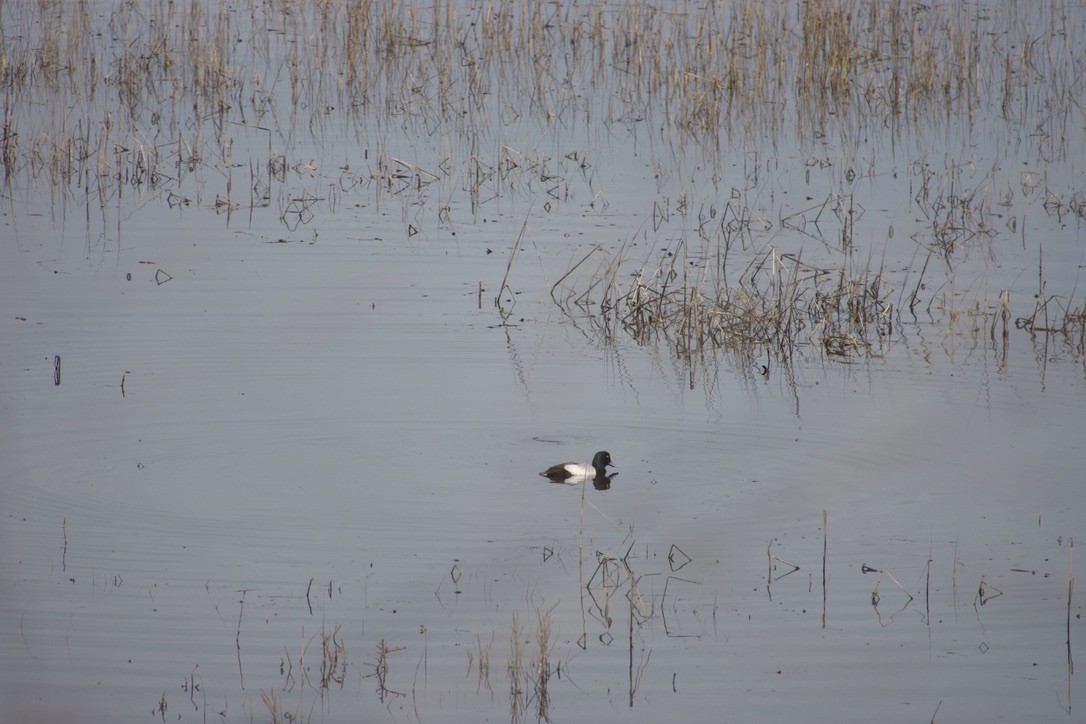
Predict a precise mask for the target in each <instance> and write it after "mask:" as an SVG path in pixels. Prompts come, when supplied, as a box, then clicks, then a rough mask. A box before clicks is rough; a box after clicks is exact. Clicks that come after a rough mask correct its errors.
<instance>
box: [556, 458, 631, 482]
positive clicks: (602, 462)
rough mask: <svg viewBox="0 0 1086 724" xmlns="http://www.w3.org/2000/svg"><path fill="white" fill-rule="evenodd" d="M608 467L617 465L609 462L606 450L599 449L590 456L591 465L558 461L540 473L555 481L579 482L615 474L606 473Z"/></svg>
mask: <svg viewBox="0 0 1086 724" xmlns="http://www.w3.org/2000/svg"><path fill="white" fill-rule="evenodd" d="M608 467H612V468H615V467H618V466H617V465H615V464H614V463H613V462H611V453H609V452H607V451H606V450H600V451H599V452H598V453H596V454H595V455H593V456H592V464H591V465H585V464H584V463H558V464H557V465H551V466H550V467H549V468H547V469H546V470H544V471H543V472H541V473H540V475H542V476H543V477H544V478H550V479H551V480H553V481H555V482H556V483H579V482H581V481H583V480H589V479H595V480H609V479H610V478H611V476H612V475H617V474H618V473H612V474H611V475H608V473H607V468H608Z"/></svg>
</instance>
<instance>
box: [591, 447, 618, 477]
mask: <svg viewBox="0 0 1086 724" xmlns="http://www.w3.org/2000/svg"><path fill="white" fill-rule="evenodd" d="M592 467H594V468H595V469H596V475H606V474H607V468H608V467H612V468H614V467H618V466H617V465H615V464H614V463H613V462H611V453H609V452H607V451H606V450H600V451H599V452H598V453H596V454H595V455H594V456H593V457H592Z"/></svg>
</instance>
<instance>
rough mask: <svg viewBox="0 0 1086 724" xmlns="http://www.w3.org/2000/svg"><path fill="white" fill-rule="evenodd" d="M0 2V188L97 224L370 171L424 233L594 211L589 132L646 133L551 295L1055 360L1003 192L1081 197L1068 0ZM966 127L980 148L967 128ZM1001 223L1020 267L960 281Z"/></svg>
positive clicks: (747, 338)
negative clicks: (879, 194)
mask: <svg viewBox="0 0 1086 724" xmlns="http://www.w3.org/2000/svg"><path fill="white" fill-rule="evenodd" d="M0 12H2V13H3V17H2V21H3V28H4V33H3V39H2V43H3V45H2V47H0V84H2V90H3V104H4V109H3V133H2V135H0V162H2V163H0V165H2V169H0V171H2V173H0V178H2V185H0V190H2V192H3V195H4V196H5V197H6V198H7V199H8V203H9V204H10V205H12V206H15V205H18V204H21V203H24V202H25V201H26V200H27V199H28V197H29V196H30V195H32V194H37V193H44V194H48V196H49V197H50V198H51V199H52V206H53V209H54V211H53V213H54V215H66V214H69V213H73V210H74V209H85V212H80V213H85V214H86V216H87V224H88V226H90V227H96V228H97V229H98V236H99V238H100V243H103V244H107V243H108V237H109V235H110V229H111V227H112V226H114V225H116V224H119V221H118V220H117V218H116V217H119V216H121V215H123V208H124V206H125V204H126V203H133V202H136V201H134V199H136V200H138V202H139V203H144V202H145V201H146V199H148V198H150V199H155V200H156V201H157V202H158V203H165V204H168V205H169V206H170V207H171V208H177V209H192V208H195V209H199V210H201V211H212V212H214V213H217V214H225V215H227V216H228V223H231V224H238V223H240V224H245V223H247V222H248V223H251V222H252V219H253V217H254V215H257V214H261V213H265V214H267V213H271V214H274V215H276V216H277V217H278V218H279V219H280V221H281V223H282V224H283V226H284V227H286V229H287V230H289V231H290V232H297V231H298V230H299V229H300V227H303V226H305V225H307V224H311V223H313V221H314V219H316V218H318V217H319V216H320V215H322V214H335V213H336V212H337V210H338V209H340V207H342V206H344V205H346V204H350V203H353V202H356V201H357V200H358V199H359V198H366V199H370V198H372V199H374V200H376V202H378V203H386V204H390V205H395V204H399V205H400V209H401V215H402V219H403V227H404V232H405V236H406V237H414V236H415V235H417V234H422V235H423V237H424V238H440V237H441V236H442V235H446V236H447V235H448V234H449V233H450V232H452V230H453V229H455V228H457V227H463V226H464V225H467V224H471V223H475V222H477V221H478V220H479V219H480V218H481V216H482V215H485V214H486V213H487V212H488V210H489V209H490V208H492V207H494V206H495V205H499V204H501V203H509V202H520V201H527V202H529V203H531V204H532V208H533V209H535V208H540V209H542V213H544V214H547V213H550V212H551V211H552V210H553V209H555V208H557V207H561V206H564V207H567V208H571V207H572V208H579V209H581V211H582V213H583V214H584V215H585V217H586V218H589V219H591V218H593V217H594V216H595V217H607V216H609V215H611V214H615V213H619V214H621V213H624V211H623V210H622V209H620V208H618V207H619V205H620V200H612V198H611V197H612V196H613V195H617V194H613V193H612V191H611V189H610V188H608V186H607V183H606V181H605V180H604V179H605V178H607V173H608V172H607V166H608V164H609V161H610V159H609V158H608V149H609V148H613V147H614V146H615V144H616V142H620V143H622V144H630V145H629V148H632V149H633V150H634V152H636V153H641V154H647V155H649V156H650V157H651V159H652V165H653V168H654V169H655V177H654V179H652V182H653V183H655V185H656V189H655V193H654V194H653V196H654V200H653V202H652V206H653V209H652V212H651V215H646V216H645V217H644V219H643V221H642V224H641V227H640V228H639V229H638V230H637V232H636V233H633V234H628V235H627V236H625V237H624V238H620V239H615V240H613V241H614V242H615V245H614V246H611V247H608V248H606V249H605V248H604V246H603V245H601V246H600V247H599V250H598V253H596V254H592V255H591V256H592V263H593V264H595V266H594V271H590V272H588V273H587V274H570V273H567V274H566V275H564V276H563V277H562V279H563V284H561V285H556V286H555V288H552V297H554V299H555V301H556V302H557V303H558V304H559V305H560V306H561V307H562V308H563V309H564V310H565V311H566V312H567V313H569V314H570V316H571V318H576V319H580V320H582V321H586V322H587V323H588V324H590V325H592V326H595V327H602V328H603V329H604V331H605V333H606V334H609V335H614V334H617V333H619V332H620V331H621V332H624V333H626V334H629V335H630V336H631V337H632V338H633V339H635V340H638V341H639V342H647V341H649V340H651V339H663V340H666V342H667V344H668V347H669V348H670V349H671V350H672V351H673V352H674V353H675V354H677V355H679V356H680V357H687V358H689V357H690V356H691V355H697V354H701V353H702V352H704V351H705V350H711V349H718V348H723V349H725V350H727V351H728V352H731V353H734V354H737V355H739V356H741V357H745V358H750V359H756V358H759V357H762V356H768V357H769V358H771V359H776V360H777V361H778V362H785V361H787V360H789V359H791V358H792V357H793V356H794V355H796V354H797V353H800V354H808V355H809V354H814V355H816V356H820V357H821V358H822V359H823V360H832V359H834V358H852V357H856V356H879V355H881V354H883V353H884V352H885V349H886V347H887V346H888V345H890V344H892V343H893V342H894V341H895V340H897V341H901V340H903V339H904V332H905V330H906V329H908V328H910V327H912V328H916V327H917V326H918V325H919V326H925V325H931V324H934V325H936V326H937V327H942V329H943V330H944V333H946V334H950V335H958V336H962V337H966V338H968V337H972V338H976V339H977V340H978V344H980V343H983V344H987V345H988V346H990V347H991V348H992V350H993V352H994V353H995V354H996V355H997V356H999V354H1000V348H1001V347H1004V346H1005V345H1006V343H1007V339H1008V337H1009V335H1011V334H1016V333H1026V334H1029V335H1031V338H1032V339H1033V340H1034V343H1035V344H1036V345H1038V346H1039V349H1040V350H1041V352H1040V353H1041V354H1043V355H1044V356H1046V357H1048V356H1055V357H1064V356H1070V357H1071V358H1073V359H1074V358H1081V357H1082V356H1083V350H1084V340H1086V301H1084V295H1083V293H1082V290H1081V289H1080V288H1079V286H1078V284H1077V280H1078V275H1077V273H1076V274H1075V275H1073V276H1070V277H1067V276H1065V277H1063V278H1061V279H1060V283H1059V284H1050V283H1049V280H1048V279H1047V277H1046V271H1047V270H1046V269H1045V268H1044V262H1043V249H1042V248H1041V243H1040V242H1039V241H1036V240H1033V239H1030V238H1028V237H1027V230H1026V226H1027V224H1026V216H1027V214H1032V215H1034V216H1035V217H1036V216H1042V215H1043V216H1047V217H1049V219H1055V223H1057V224H1059V225H1063V226H1071V227H1075V228H1080V227H1081V225H1082V223H1083V221H1084V218H1086V196H1084V193H1086V192H1084V191H1083V190H1082V189H1081V188H1079V187H1076V186H1075V185H1073V184H1076V183H1081V176H1079V177H1077V178H1067V177H1066V175H1065V164H1067V163H1068V162H1069V158H1070V159H1073V158H1074V157H1075V153H1076V151H1077V150H1078V147H1079V146H1080V145H1081V142H1082V137H1083V131H1082V128H1083V109H1082V107H1081V104H1080V103H1079V102H1078V101H1077V100H1076V99H1079V98H1082V97H1084V96H1086V89H1084V88H1083V87H1082V86H1083V84H1084V82H1086V81H1084V78H1086V72H1084V70H1086V50H1084V48H1083V45H1082V44H1081V43H1076V42H1075V38H1076V37H1078V35H1077V33H1079V32H1080V31H1081V25H1082V23H1083V18H1082V13H1081V12H1076V11H1075V8H1074V6H1073V5H1072V4H1070V3H1067V2H1063V1H1061V0H1046V1H1045V2H1041V3H1006V4H1001V3H977V4H972V3H946V4H932V5H917V4H914V3H909V2H905V1H904V0H880V1H879V2H874V3H857V2H853V1H851V0H817V1H812V2H804V3H760V2H754V1H753V0H740V1H739V2H734V3H727V4H717V3H693V2H682V3H678V4H671V3H668V4H660V3H653V2H632V3H622V4H621V5H616V4H613V3H568V4H561V5H558V4H551V3H534V2H516V3H505V2H477V3H467V2H456V1H454V0H440V1H438V2H433V3H414V2H364V1H362V0H356V1H354V2H344V3H332V2H314V3H302V4H298V3H291V2H267V3H255V2H251V3H246V2H243V3H241V4H240V5H237V6H227V5H220V4H215V3H201V2H198V1H193V2H184V3H177V2H167V1H166V0H159V1H156V2H150V3H97V2H91V1H90V0H81V1H80V2H72V3H67V2H65V3H6V4H5V5H4V7H3V9H2V10H0ZM981 134H994V147H995V148H1000V149H1006V150H1007V158H984V157H983V155H982V154H978V153H977V152H976V149H975V145H976V140H975V139H976V137H977V136H978V135H981ZM933 136H935V137H939V142H938V145H937V144H936V143H933V142H930V141H929V138H931V137H933ZM528 137H531V138H535V139H537V140H536V141H535V142H534V145H533V146H532V147H528V146H525V145H523V144H522V143H521V142H518V139H524V138H528ZM616 139H618V141H616ZM944 143H945V144H946V146H947V147H950V148H955V147H957V148H960V151H959V156H958V157H956V158H955V157H953V156H952V155H951V153H952V152H946V151H940V149H942V148H943V147H944V146H943V145H942V144H944ZM299 147H301V148H303V149H305V150H304V151H303V155H299V154H298V153H295V152H294V151H293V150H292V149H295V148H299ZM940 152H942V153H944V157H943V158H941V159H935V158H933V154H935V153H940ZM311 154H321V155H323V158H319V159H318V158H314V157H313V155H311ZM785 154H790V155H785ZM1012 158H1013V159H1014V160H1015V161H1017V162H1018V163H1017V164H1016V165H1021V166H1023V167H1024V168H1025V170H1020V169H1018V168H1013V167H1012V163H1011V159H1012ZM737 159H738V161H737ZM728 164H731V165H732V166H733V167H740V166H741V170H740V172H739V173H738V174H737V175H734V177H733V176H729V175H727V173H726V171H725V169H726V167H727V165H728ZM789 174H792V175H794V174H803V175H804V176H805V180H806V183H807V186H808V188H807V189H805V190H806V191H808V192H809V193H807V195H806V196H805V201H804V202H803V203H802V204H796V203H794V202H792V201H790V200H789V201H786V200H785V197H784V194H785V193H787V190H786V189H785V188H784V187H783V186H782V184H781V182H780V180H779V179H780V177H782V176H784V175H789ZM812 177H816V179H821V181H822V183H821V184H819V183H815V181H813V180H812ZM888 178H889V179H890V180H887V179H888ZM880 183H881V184H883V185H884V186H886V187H887V189H888V192H889V193H890V194H898V193H900V194H902V196H901V197H900V199H899V202H902V203H904V204H905V205H906V206H907V209H906V211H905V214H904V216H905V218H901V217H902V214H895V215H896V216H897V217H898V219H899V220H898V221H897V222H896V223H895V222H889V223H887V222H878V221H877V220H876V219H875V217H876V214H875V213H873V212H870V211H868V210H867V208H866V207H868V206H869V205H870V204H872V203H874V201H873V200H872V198H870V197H869V192H870V193H871V194H874V191H873V187H874V186H875V185H877V184H880ZM1069 183H1070V184H1072V185H1068V184H1069ZM782 192H783V193H782ZM793 193H794V192H793ZM905 194H907V195H905ZM881 200H882V199H880V201H881ZM186 213H193V211H187V212H186ZM910 216H911V218H909V217H910ZM96 217H97V218H96ZM239 217H240V218H239ZM901 227H907V228H906V229H905V231H904V232H902V231H900V230H898V231H896V233H895V228H897V229H900V228H901ZM90 235H91V236H94V234H90ZM536 241H537V243H545V241H543V240H536ZM639 244H640V249H634V248H633V247H635V246H638V245H639ZM1016 245H1020V246H1022V247H1028V251H1029V253H1031V254H1032V258H1033V259H1034V260H1035V272H1036V273H1035V274H1030V276H1034V277H1035V278H1036V279H1037V283H1036V284H1032V285H1028V284H1025V283H1021V280H1022V277H1023V276H1025V275H1024V274H1019V275H1018V277H1017V278H1018V280H1019V282H1020V283H1019V284H1018V285H1012V284H1010V283H1007V281H1006V280H1004V279H991V280H990V279H988V278H987V277H988V270H989V268H990V267H991V266H992V265H993V264H998V263H999V260H1000V259H1001V257H1002V256H1004V255H1005V254H1006V253H1007V249H1008V248H1009V247H1010V248H1013V247H1014V246H1016ZM616 247H617V248H616ZM646 248H648V249H658V250H659V252H658V253H655V254H654V253H652V252H648V253H646V252H645V251H644V250H645V249H646ZM888 259H893V261H889V260H888ZM589 266H590V265H587V264H586V265H585V267H584V269H588V267H589ZM573 271H575V269H573V268H571V269H569V270H567V272H573ZM576 271H584V270H583V269H582V270H576ZM1068 285H1069V286H1068ZM1012 286H1013V288H1012ZM1053 287H1056V288H1053ZM978 288H979V289H982V291H977V290H978ZM963 289H967V290H968V291H967V292H963V291H962V290H963ZM504 291H508V290H507V289H506V287H505V286H503V292H504ZM497 302H498V306H499V307H500V306H502V305H501V300H500V293H499V298H498V299H497ZM985 337H986V338H987V339H986V341H984V342H980V341H979V340H981V339H982V338H985ZM1003 356H1005V349H1004V351H1003Z"/></svg>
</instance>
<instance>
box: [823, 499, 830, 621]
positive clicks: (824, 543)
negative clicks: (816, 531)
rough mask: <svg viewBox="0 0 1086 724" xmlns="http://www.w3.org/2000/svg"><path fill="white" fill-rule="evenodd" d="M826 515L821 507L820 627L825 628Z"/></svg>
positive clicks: (828, 542)
mask: <svg viewBox="0 0 1086 724" xmlns="http://www.w3.org/2000/svg"><path fill="white" fill-rule="evenodd" d="M827 522H828V516H827V514H826V509H825V508H823V509H822V628H826V560H827V558H828V553H829V545H830V533H829V528H828V527H827Z"/></svg>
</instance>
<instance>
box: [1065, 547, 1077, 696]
mask: <svg viewBox="0 0 1086 724" xmlns="http://www.w3.org/2000/svg"><path fill="white" fill-rule="evenodd" d="M1074 556H1075V539H1074V538H1071V546H1070V548H1069V549H1068V551H1067V674H1068V677H1070V676H1072V675H1073V674H1074V673H1075V660H1074V658H1072V656H1071V599H1072V597H1073V596H1074V593H1075V569H1074ZM1067 703H1068V706H1070V704H1071V700H1070V699H1068V700H1067Z"/></svg>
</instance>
